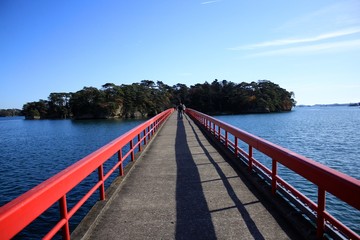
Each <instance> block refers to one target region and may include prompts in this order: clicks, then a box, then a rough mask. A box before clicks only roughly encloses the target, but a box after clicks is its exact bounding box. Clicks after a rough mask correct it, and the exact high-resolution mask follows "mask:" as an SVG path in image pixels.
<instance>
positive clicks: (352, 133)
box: [0, 107, 360, 239]
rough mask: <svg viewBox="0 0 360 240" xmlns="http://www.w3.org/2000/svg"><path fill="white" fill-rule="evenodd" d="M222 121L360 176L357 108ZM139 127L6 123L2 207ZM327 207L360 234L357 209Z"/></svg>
mask: <svg viewBox="0 0 360 240" xmlns="http://www.w3.org/2000/svg"><path fill="white" fill-rule="evenodd" d="M216 118H218V119H220V120H223V121H225V122H228V123H230V124H232V125H234V126H236V127H239V128H241V129H243V130H245V131H248V132H250V133H252V134H255V135H257V136H260V137H262V138H264V139H266V140H269V141H271V142H274V143H276V144H278V145H281V146H283V147H286V148H288V149H290V150H292V151H295V152H297V153H300V154H302V155H304V156H306V157H309V158H312V159H314V160H315V161H318V162H320V163H323V164H325V165H327V166H329V167H332V168H334V169H337V170H339V171H341V172H343V173H346V174H348V175H350V176H352V177H354V178H357V179H360V161H359V160H360V159H359V158H360V148H359V142H360V137H359V134H358V132H357V131H358V127H359V126H360V109H359V108H357V107H308V108H295V110H294V111H292V112H290V113H280V114H249V115H232V116H216ZM141 122H142V121H141V120H135V121H116V120H97V121H72V120H41V121H25V120H23V118H0V166H1V167H0V182H1V184H0V206H2V205H4V204H5V203H7V202H9V201H10V200H12V199H13V198H15V197H17V196H19V195H21V194H22V193H24V192H25V191H27V190H29V189H31V188H32V187H34V186H36V185H37V184H39V183H41V182H42V181H44V180H46V179H47V178H49V177H51V176H53V175H54V174H55V173H57V172H59V171H61V170H62V169H64V168H66V167H68V166H70V165H71V164H73V163H74V162H76V161H77V160H79V159H81V158H82V157H84V156H86V155H88V154H89V153H91V152H93V151H95V150H97V149H98V148H99V147H101V146H103V145H105V144H106V143H108V142H110V141H111V140H113V139H115V138H116V137H118V136H120V135H121V134H123V133H125V132H126V131H128V130H130V129H131V128H133V127H135V126H137V125H138V124H140V123H141ZM244 147H245V145H244ZM255 157H256V158H257V159H258V160H260V161H262V162H263V163H264V164H265V165H267V166H268V167H269V166H270V159H266V157H264V156H262V155H261V154H259V153H255ZM113 161H116V159H113ZM106 168H107V166H105V169H106ZM279 175H280V177H282V178H283V179H285V180H286V181H288V182H289V183H291V184H293V185H294V186H295V187H297V188H298V189H299V190H301V191H302V192H303V193H304V194H305V195H306V196H308V197H309V198H311V199H312V200H314V201H315V202H316V191H317V190H316V187H315V186H312V184H309V183H308V182H306V181H304V179H302V178H301V177H298V176H296V175H295V174H294V173H292V172H290V171H288V170H286V169H284V168H281V167H280V168H279ZM114 177H115V175H114V176H113V178H114ZM94 179H96V173H95V174H94V175H93V176H90V177H89V178H88V179H86V180H85V181H84V182H83V184H82V185H80V186H79V187H77V188H75V189H74V190H73V191H71V192H70V193H69V194H68V201H69V203H68V204H69V207H71V206H73V204H74V202H76V201H77V200H78V199H79V198H80V197H81V196H82V195H83V192H84V191H85V190H88V189H89V187H90V186H91V184H92V183H93V181H94ZM110 180H111V179H110ZM108 184H109V183H108ZM97 199H98V195H97V194H95V195H94V196H93V197H92V198H91V199H90V201H89V202H88V203H86V204H85V206H84V207H83V208H81V210H80V211H79V213H78V214H77V215H75V216H74V217H73V218H72V219H71V230H73V229H74V228H75V226H76V225H77V224H78V223H79V221H80V220H81V219H82V217H83V216H84V215H85V214H86V213H87V211H88V210H89V209H90V207H91V205H92V204H93V203H94V202H95V201H96V200H97ZM327 210H328V211H329V212H331V213H332V214H333V215H334V216H335V217H337V218H338V219H340V220H341V221H343V222H344V223H346V224H347V225H348V226H350V227H351V228H352V229H353V230H355V231H357V232H358V233H360V213H359V211H357V210H355V209H352V208H351V207H349V206H347V205H345V204H343V203H341V202H340V201H338V200H337V199H335V198H334V197H333V196H329V194H328V195H327ZM58 214H59V213H58V209H57V204H55V206H54V207H53V208H52V209H50V210H49V211H48V212H47V213H45V214H43V215H42V216H41V217H40V218H39V220H38V221H37V222H36V223H34V224H32V225H30V227H29V228H27V230H26V231H25V232H24V233H22V234H21V235H19V236H18V238H19V239H24V238H26V239H30V238H33V239H38V238H39V237H40V236H42V235H43V234H44V232H46V231H47V230H48V229H49V226H53V225H54V222H56V221H57V217H58ZM54 216H55V217H54Z"/></svg>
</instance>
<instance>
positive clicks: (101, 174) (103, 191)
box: [98, 164, 105, 200]
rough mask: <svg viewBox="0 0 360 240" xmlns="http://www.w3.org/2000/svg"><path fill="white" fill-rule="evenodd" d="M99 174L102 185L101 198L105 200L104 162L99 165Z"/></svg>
mask: <svg viewBox="0 0 360 240" xmlns="http://www.w3.org/2000/svg"><path fill="white" fill-rule="evenodd" d="M98 175H99V182H101V185H100V187H99V190H100V200H105V185H104V167H103V165H102V164H101V165H100V166H99V167H98Z"/></svg>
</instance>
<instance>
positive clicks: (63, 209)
mask: <svg viewBox="0 0 360 240" xmlns="http://www.w3.org/2000/svg"><path fill="white" fill-rule="evenodd" d="M59 207H60V217H61V219H65V220H66V223H65V225H64V226H63V227H62V236H63V239H65V240H70V226H69V219H68V210H67V204H66V195H64V196H62V197H61V198H60V199H59Z"/></svg>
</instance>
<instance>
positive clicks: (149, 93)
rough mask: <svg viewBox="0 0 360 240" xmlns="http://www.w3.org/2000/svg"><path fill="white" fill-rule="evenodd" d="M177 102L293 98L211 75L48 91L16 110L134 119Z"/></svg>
mask: <svg viewBox="0 0 360 240" xmlns="http://www.w3.org/2000/svg"><path fill="white" fill-rule="evenodd" d="M180 102H182V103H184V104H185V105H186V107H191V108H193V109H196V110H198V111H201V112H204V113H207V114H239V113H265V112H282V111H291V109H292V107H293V106H295V103H296V102H295V100H294V94H293V93H292V92H288V91H286V90H285V89H283V88H281V87H280V86H279V85H277V84H275V83H272V82H270V81H268V80H261V81H258V82H251V83H245V82H242V83H240V84H235V83H233V82H230V81H227V80H223V81H218V80H217V79H215V80H214V81H213V82H212V83H211V84H210V83H208V82H205V83H203V84H196V85H194V86H190V87H187V86H186V85H185V84H180V83H178V84H176V85H174V86H168V85H166V84H164V83H163V82H161V81H157V82H156V83H155V82H154V81H152V80H143V81H141V82H140V83H133V84H130V85H125V84H122V85H116V84H114V83H106V84H104V85H103V86H102V88H101V89H97V88H95V87H84V88H83V89H82V90H79V91H77V92H75V93H64V92H59V93H50V95H49V97H48V99H47V100H39V101H37V102H29V103H26V104H24V106H23V109H22V113H23V115H25V117H26V118H27V119H66V118H74V119H93V118H137V117H149V116H153V115H156V114H157V113H160V112H161V111H163V110H165V109H168V108H170V107H174V106H176V105H178V104H179V103H180Z"/></svg>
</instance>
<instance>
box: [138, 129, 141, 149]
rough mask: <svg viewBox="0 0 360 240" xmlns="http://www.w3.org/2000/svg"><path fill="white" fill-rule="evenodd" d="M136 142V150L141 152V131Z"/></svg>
mask: <svg viewBox="0 0 360 240" xmlns="http://www.w3.org/2000/svg"><path fill="white" fill-rule="evenodd" d="M138 144H139V146H138V150H139V152H141V133H139V134H138Z"/></svg>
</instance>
